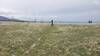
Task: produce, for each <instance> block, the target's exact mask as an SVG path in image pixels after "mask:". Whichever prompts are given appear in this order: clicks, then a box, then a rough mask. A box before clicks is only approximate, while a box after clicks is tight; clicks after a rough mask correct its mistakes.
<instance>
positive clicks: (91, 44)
mask: <svg viewBox="0 0 100 56" xmlns="http://www.w3.org/2000/svg"><path fill="white" fill-rule="evenodd" d="M0 56H100V25H71V24H68V25H55V26H53V27H51V26H50V25H49V24H32V23H2V24H1V23H0Z"/></svg>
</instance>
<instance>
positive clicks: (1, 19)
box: [0, 16, 9, 21]
mask: <svg viewBox="0 0 100 56" xmlns="http://www.w3.org/2000/svg"><path fill="white" fill-rule="evenodd" d="M0 21H9V18H7V17H4V16H0Z"/></svg>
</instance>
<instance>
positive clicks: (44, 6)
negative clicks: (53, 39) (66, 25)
mask: <svg viewBox="0 0 100 56" xmlns="http://www.w3.org/2000/svg"><path fill="white" fill-rule="evenodd" d="M0 15H5V16H12V17H21V18H20V19H27V20H32V19H33V17H34V18H37V19H39V20H41V19H42V20H49V19H50V18H56V20H59V21H60V20H69V21H71V20H73V21H75V20H76V21H77V20H79V21H80V20H81V21H86V20H90V18H91V19H92V20H95V21H100V0H0ZM43 18H45V19H43Z"/></svg>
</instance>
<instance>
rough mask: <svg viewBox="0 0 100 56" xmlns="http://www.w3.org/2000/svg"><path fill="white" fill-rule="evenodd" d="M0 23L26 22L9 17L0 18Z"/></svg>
mask: <svg viewBox="0 0 100 56" xmlns="http://www.w3.org/2000/svg"><path fill="white" fill-rule="evenodd" d="M0 21H14V22H27V21H24V20H19V19H16V18H9V17H5V16H0Z"/></svg>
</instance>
